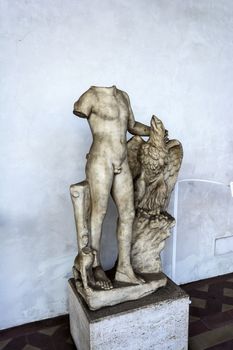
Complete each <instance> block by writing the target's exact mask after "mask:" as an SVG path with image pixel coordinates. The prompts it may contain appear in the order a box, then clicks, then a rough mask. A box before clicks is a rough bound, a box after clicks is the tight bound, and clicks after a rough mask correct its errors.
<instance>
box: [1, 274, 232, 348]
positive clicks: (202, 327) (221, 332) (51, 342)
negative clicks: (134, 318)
mask: <svg viewBox="0 0 233 350" xmlns="http://www.w3.org/2000/svg"><path fill="white" fill-rule="evenodd" d="M182 288H183V289H184V290H185V291H186V292H187V293H188V294H189V295H190V297H191V300H192V304H191V306H190V324H189V350H233V273H232V274H228V275H224V276H219V277H216V278H210V279H207V280H203V281H199V282H193V283H189V284H186V285H183V286H182ZM68 349H69V350H71V349H72V350H75V349H76V348H75V346H74V344H73V342H72V339H71V336H70V332H69V318H68V316H67V315H66V316H60V317H56V318H53V319H48V320H43V321H39V322H34V323H31V324H27V325H23V326H19V327H15V328H11V329H8V330H3V331H0V350H68ZM119 350H120V349H119ZM174 350H179V349H174Z"/></svg>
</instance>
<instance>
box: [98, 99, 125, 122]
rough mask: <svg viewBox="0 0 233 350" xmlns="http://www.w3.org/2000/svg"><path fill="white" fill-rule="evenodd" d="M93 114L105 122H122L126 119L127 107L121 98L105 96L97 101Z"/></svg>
mask: <svg viewBox="0 0 233 350" xmlns="http://www.w3.org/2000/svg"><path fill="white" fill-rule="evenodd" d="M93 112H94V113H95V114H97V115H98V117H100V118H102V119H105V120H120V121H121V120H122V121H123V120H125V119H126V118H127V117H128V106H127V105H126V104H125V102H124V101H123V99H121V98H117V97H115V96H107V97H105V98H104V99H103V98H102V99H98V100H97V102H96V104H95V106H94V107H93Z"/></svg>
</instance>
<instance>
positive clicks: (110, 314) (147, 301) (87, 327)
mask: <svg viewBox="0 0 233 350" xmlns="http://www.w3.org/2000/svg"><path fill="white" fill-rule="evenodd" d="M188 310H189V297H188V295H187V294H186V293H185V292H184V291H183V290H182V289H181V288H180V287H178V286H177V285H176V284H174V283H173V282H172V281H171V280H169V279H168V283H167V285H166V287H163V288H161V289H159V290H157V291H156V292H155V293H153V294H151V295H148V296H146V297H144V298H142V299H140V300H136V301H128V302H125V303H122V304H119V305H115V306H111V307H104V308H102V309H100V310H96V311H90V310H89V309H88V307H87V306H86V304H85V302H84V301H83V299H82V297H81V296H80V295H78V293H77V291H76V288H75V284H74V280H73V279H70V280H69V314H70V331H71V334H72V337H73V340H74V342H75V345H76V347H77V349H78V350H109V349H111V350H119V349H121V350H122V349H127V350H130V349H132V350H149V349H151V350H187V348H188Z"/></svg>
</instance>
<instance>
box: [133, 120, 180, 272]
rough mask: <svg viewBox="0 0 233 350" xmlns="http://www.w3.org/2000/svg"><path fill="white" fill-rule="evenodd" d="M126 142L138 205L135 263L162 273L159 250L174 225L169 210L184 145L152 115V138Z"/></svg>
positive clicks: (143, 269) (140, 268)
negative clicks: (170, 134) (171, 137)
mask: <svg viewBox="0 0 233 350" xmlns="http://www.w3.org/2000/svg"><path fill="white" fill-rule="evenodd" d="M127 146H128V162H129V166H130V169H131V172H132V176H133V180H134V191H135V196H134V197H135V209H136V216H135V219H134V224H133V235H132V248H131V261H132V266H133V269H134V270H135V271H136V272H138V273H159V272H161V270H162V266H161V258H160V253H161V251H162V249H163V248H164V245H165V240H166V239H167V238H168V237H169V236H170V230H171V228H172V227H173V226H174V225H175V219H174V218H173V217H172V216H171V215H170V214H168V213H167V211H166V210H167V206H168V204H169V200H170V196H171V192H172V190H173V188H174V186H175V183H176V180H177V176H178V172H179V169H180V166H181V162H182V158H183V149H182V145H181V143H180V142H179V141H177V140H169V138H168V131H167V130H166V129H165V128H164V125H163V123H162V121H161V120H160V119H159V118H157V117H155V116H153V117H152V119H151V132H150V137H149V139H148V140H147V141H144V140H143V139H142V138H141V137H139V136H134V137H132V138H131V139H130V140H129V141H128V145H127Z"/></svg>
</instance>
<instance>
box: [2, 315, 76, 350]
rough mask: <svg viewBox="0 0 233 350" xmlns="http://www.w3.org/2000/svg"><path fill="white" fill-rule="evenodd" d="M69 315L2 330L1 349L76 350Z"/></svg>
mask: <svg viewBox="0 0 233 350" xmlns="http://www.w3.org/2000/svg"><path fill="white" fill-rule="evenodd" d="M75 349H76V347H75V346H74V344H73V341H72V339H71V336H70V330H69V317H68V315H65V316H60V317H56V318H52V319H48V320H43V321H39V322H34V323H30V324H27V325H23V326H19V327H14V328H10V329H9V330H4V331H1V332H0V350H75Z"/></svg>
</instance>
